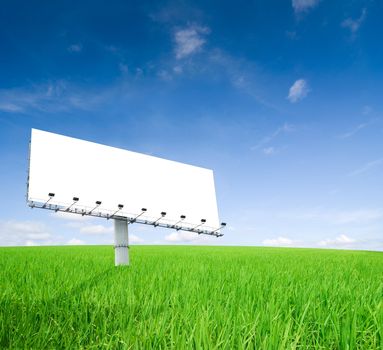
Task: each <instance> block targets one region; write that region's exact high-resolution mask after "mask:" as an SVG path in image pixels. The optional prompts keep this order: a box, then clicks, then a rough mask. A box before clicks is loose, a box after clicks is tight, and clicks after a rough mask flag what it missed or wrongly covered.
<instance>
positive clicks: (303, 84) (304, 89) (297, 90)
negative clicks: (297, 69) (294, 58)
mask: <svg viewBox="0 0 383 350" xmlns="http://www.w3.org/2000/svg"><path fill="white" fill-rule="evenodd" d="M309 91H310V89H309V86H308V83H307V81H306V80H305V79H298V80H296V81H295V82H294V84H293V85H292V86H291V87H290V89H289V95H288V96H287V99H288V100H289V101H290V102H291V103H295V102H298V101H300V100H302V99H304V98H305V97H306V96H307V94H308V93H309Z"/></svg>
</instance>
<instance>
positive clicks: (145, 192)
mask: <svg viewBox="0 0 383 350" xmlns="http://www.w3.org/2000/svg"><path fill="white" fill-rule="evenodd" d="M49 194H50V195H49ZM52 194H53V195H54V196H52ZM27 197H28V203H29V205H31V206H35V205H38V204H40V207H41V204H44V203H46V202H47V201H48V200H49V204H47V206H48V205H49V208H51V209H52V208H57V210H66V209H65V208H70V211H71V212H77V213H83V215H88V214H90V213H92V215H95V214H96V215H97V214H99V215H100V216H102V217H109V216H110V215H112V214H113V213H115V212H116V210H117V209H118V215H119V216H122V217H127V218H128V219H129V218H135V217H137V216H140V220H148V221H150V222H155V221H156V220H158V222H161V223H166V224H169V225H175V224H176V223H178V225H182V227H183V228H185V227H186V228H193V227H196V226H198V227H200V228H201V229H204V230H209V231H214V230H217V229H219V227H220V223H219V217H218V209H217V201H216V193H215V186H214V176H213V171H212V170H210V169H205V168H201V167H197V166H193V165H188V164H183V163H179V162H175V161H171V160H166V159H162V158H157V157H153V156H149V155H145V154H141V153H137V152H132V151H128V150H124V149H120V148H115V147H110V146H105V145H101V144H97V143H94V142H89V141H84V140H80V139H76V138H72V137H67V136H63V135H58V134H54V133H51V132H46V131H42V130H37V129H32V135H31V145H30V163H29V180H28V194H27ZM74 200H75V202H74ZM119 206H120V207H119ZM142 208H145V209H146V211H145V212H143V211H142ZM68 210H69V209H68ZM161 213H162V214H161ZM164 213H166V215H164ZM181 216H185V218H182V219H180V218H181ZM201 220H202V221H201ZM205 220H206V222H205ZM180 221H181V222H180Z"/></svg>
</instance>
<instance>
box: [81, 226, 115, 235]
mask: <svg viewBox="0 0 383 350" xmlns="http://www.w3.org/2000/svg"><path fill="white" fill-rule="evenodd" d="M111 232H113V227H107V226H104V225H87V226H84V227H81V228H80V233H85V234H90V235H102V234H106V233H111Z"/></svg>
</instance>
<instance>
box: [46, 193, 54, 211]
mask: <svg viewBox="0 0 383 350" xmlns="http://www.w3.org/2000/svg"><path fill="white" fill-rule="evenodd" d="M48 196H49V199H48V200H47V201H46V202H45V203H44V205H43V208H45V207H46V206H47V204H48V202H49V201H50V200H51V199H52V198H53V197H54V196H55V194H54V193H52V192H49V193H48Z"/></svg>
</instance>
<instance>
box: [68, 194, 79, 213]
mask: <svg viewBox="0 0 383 350" xmlns="http://www.w3.org/2000/svg"><path fill="white" fill-rule="evenodd" d="M79 200H80V199H79V198H78V197H73V203H72V204H71V205H70V206H69V207H68V208H66V209H65V211H69V210H70V209H71V208H72V207H73V206H74V205H75V204H76V203H77V202H78V201H79Z"/></svg>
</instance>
